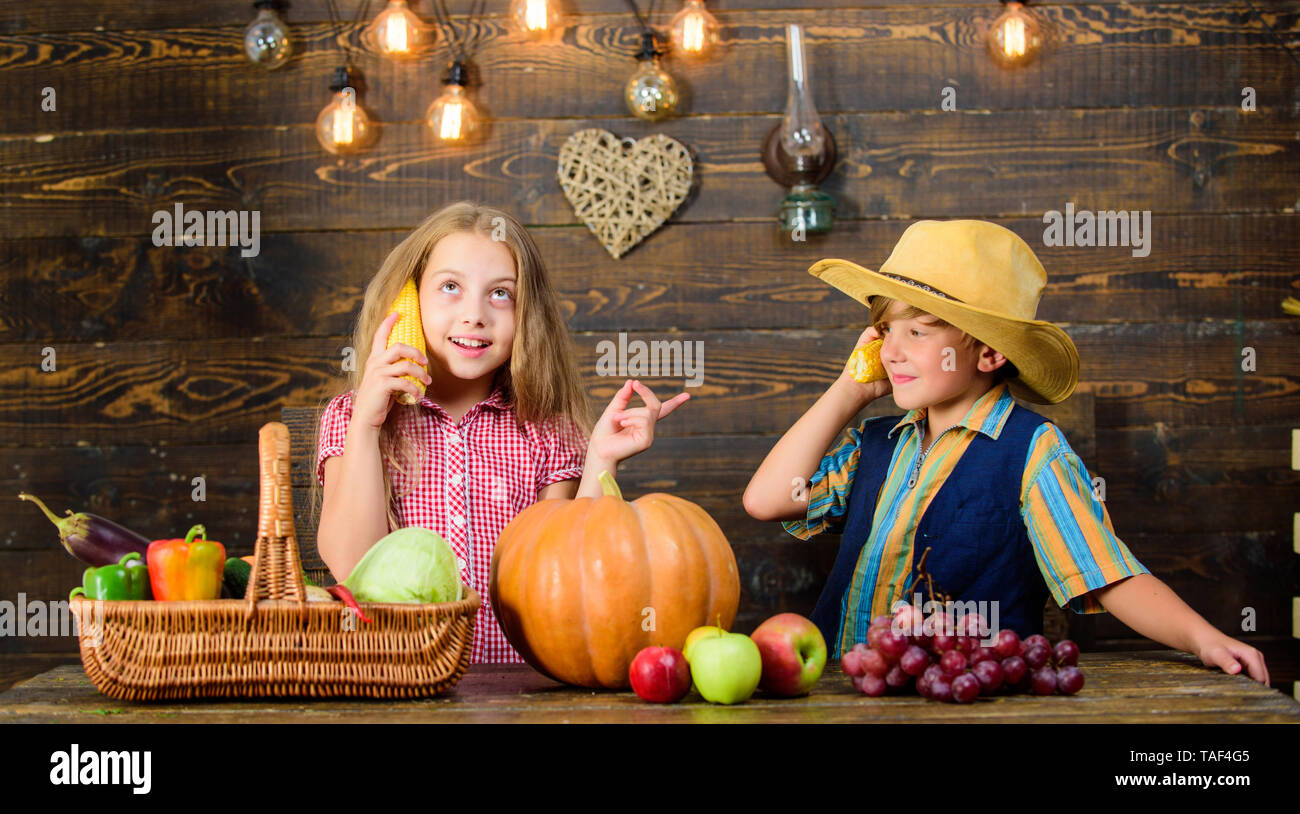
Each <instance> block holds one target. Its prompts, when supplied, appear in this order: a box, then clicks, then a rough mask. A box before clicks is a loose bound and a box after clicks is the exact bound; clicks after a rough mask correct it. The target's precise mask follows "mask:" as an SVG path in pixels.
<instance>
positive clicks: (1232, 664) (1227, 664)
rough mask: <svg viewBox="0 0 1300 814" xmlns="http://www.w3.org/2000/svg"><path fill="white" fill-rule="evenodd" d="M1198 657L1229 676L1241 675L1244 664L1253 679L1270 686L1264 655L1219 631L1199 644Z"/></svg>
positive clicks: (1207, 664)
mask: <svg viewBox="0 0 1300 814" xmlns="http://www.w3.org/2000/svg"><path fill="white" fill-rule="evenodd" d="M1196 655H1197V656H1199V657H1200V659H1201V663H1202V664H1204V665H1205V666H1207V667H1218V668H1220V669H1221V670H1223V672H1225V673H1227V674H1228V675H1236V674H1237V673H1240V672H1241V666H1242V664H1244V665H1246V670H1247V671H1248V672H1249V675H1250V677H1251V678H1253V679H1255V680H1256V681H1258V682H1260V683H1262V684H1263V685H1264V686H1266V687H1267V686H1269V683H1268V668H1267V667H1265V666H1264V654H1263V653H1261V652H1259V651H1258V650H1256V649H1255V648H1253V647H1251V646H1250V645H1248V644H1246V643H1245V642H1239V641H1237V640H1236V639H1234V638H1232V637H1231V636H1226V635H1224V634H1223V633H1220V632H1219V631H1217V630H1215V631H1214V632H1213V633H1212V634H1210V635H1208V636H1207V637H1206V639H1205V641H1203V642H1201V643H1200V644H1199V646H1198V648H1197V653H1196Z"/></svg>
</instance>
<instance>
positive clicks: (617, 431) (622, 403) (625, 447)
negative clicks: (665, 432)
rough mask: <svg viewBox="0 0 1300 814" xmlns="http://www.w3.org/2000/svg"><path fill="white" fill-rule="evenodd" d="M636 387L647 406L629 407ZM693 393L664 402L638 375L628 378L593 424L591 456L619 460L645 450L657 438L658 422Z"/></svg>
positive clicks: (589, 445)
mask: <svg viewBox="0 0 1300 814" xmlns="http://www.w3.org/2000/svg"><path fill="white" fill-rule="evenodd" d="M634 390H635V391H636V393H637V394H638V395H640V396H641V399H642V400H643V401H644V402H645V404H646V406H644V407H635V408H633V409H630V410H629V409H628V404H629V403H630V402H631V401H632V392H633V391H634ZM690 397H691V395H690V393H679V394H677V395H676V396H673V397H672V398H671V399H669V400H668V401H666V402H664V403H662V404H660V403H659V399H657V398H655V394H654V391H652V390H651V389H650V388H648V387H646V386H645V385H643V384H641V382H639V381H637V380H635V379H628V380H627V381H626V382H625V383H624V384H623V386H622V387H621V388H619V391H618V392H617V393H615V394H614V398H613V399H611V400H610V402H609V406H608V407H606V408H605V412H604V413H603V414H602V415H601V417H600V419H599V420H598V421H597V422H596V426H595V427H593V428H592V431H591V440H590V441H589V442H588V445H587V455H588V457H591V456H593V455H594V456H595V457H596V458H597V460H600V461H608V462H611V463H618V462H619V461H622V460H625V459H627V458H631V457H632V456H633V455H636V454H637V453H638V452H644V451H645V450H647V449H649V448H650V444H651V443H653V442H654V437H655V422H656V421H658V420H659V419H661V418H664V417H666V416H667V415H668V414H669V413H671V412H672V411H673V410H675V409H677V405H679V404H681V403H682V402H684V401H686V400H687V399H689V398H690Z"/></svg>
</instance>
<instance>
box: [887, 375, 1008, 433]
mask: <svg viewBox="0 0 1300 814" xmlns="http://www.w3.org/2000/svg"><path fill="white" fill-rule="evenodd" d="M1015 403H1016V402H1015V399H1013V398H1012V397H1011V388H1010V386H1009V385H1008V384H1007V383H1006V382H1005V381H1004V382H1000V383H998V384H996V385H994V386H993V387H991V388H989V391H988V392H987V393H985V394H984V395H982V396H980V397H979V398H978V399H976V400H975V403H974V404H973V405H971V408H970V410H968V411H967V412H966V415H965V417H964V418H962V420H961V421H958V422H957V425H956V426H958V427H965V428H967V429H970V430H974V431H976V432H982V433H984V434H985V435H987V436H988V437H990V438H992V439H993V440H994V441H996V440H997V439H998V436H999V435H1000V434H1001V433H1002V427H1003V425H1005V424H1006V423H1007V416H1009V415H1011V408H1012V407H1013V406H1015ZM926 415H927V410H926V408H925V407H919V408H917V409H915V410H909V411H908V413H907V415H905V416H903V419H902V420H901V421H899V422H898V423H897V424H895V425H894V427H893V429H891V430H890V431H889V433H888V434H887V435H886V437H887V438H892V437H893V436H894V433H896V432H898V431H899V430H900V429H902V428H903V427H906V426H908V425H909V424H911V425H915V424H916V422H918V421H924V420H925V417H926Z"/></svg>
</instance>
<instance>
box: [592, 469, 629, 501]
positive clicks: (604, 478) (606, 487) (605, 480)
mask: <svg viewBox="0 0 1300 814" xmlns="http://www.w3.org/2000/svg"><path fill="white" fill-rule="evenodd" d="M597 480H599V481H600V489H601V491H603V492H604V493H605V494H606V495H609V496H611V497H616V498H618V499H620V500H622V499H623V490H622V489H619V488H618V482H617V481H615V480H614V476H613V475H611V474H609V470H605V471H603V472H601V473H600V477H599V478H597Z"/></svg>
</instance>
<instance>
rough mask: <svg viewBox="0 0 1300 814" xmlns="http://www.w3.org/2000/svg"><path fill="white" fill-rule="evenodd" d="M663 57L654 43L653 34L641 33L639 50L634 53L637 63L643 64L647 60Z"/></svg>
mask: <svg viewBox="0 0 1300 814" xmlns="http://www.w3.org/2000/svg"><path fill="white" fill-rule="evenodd" d="M663 55H664V52H663V51H661V50H659V46H658V44H657V43H656V42H655V32H653V31H642V32H641V50H640V51H637V53H636V58H637V61H639V62H644V61H645V60H647V59H654V58H655V57H661V56H663Z"/></svg>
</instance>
